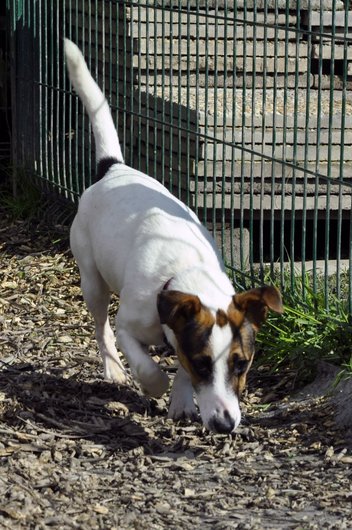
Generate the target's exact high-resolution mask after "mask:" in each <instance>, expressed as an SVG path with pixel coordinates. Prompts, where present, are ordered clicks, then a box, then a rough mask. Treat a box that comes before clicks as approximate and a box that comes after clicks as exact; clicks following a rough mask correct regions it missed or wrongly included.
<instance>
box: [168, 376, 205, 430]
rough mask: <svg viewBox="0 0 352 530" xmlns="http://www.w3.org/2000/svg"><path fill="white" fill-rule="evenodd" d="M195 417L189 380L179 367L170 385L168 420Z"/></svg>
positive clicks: (195, 411)
mask: <svg viewBox="0 0 352 530" xmlns="http://www.w3.org/2000/svg"><path fill="white" fill-rule="evenodd" d="M197 416H198V413H197V409H196V406H195V404H194V400H193V387H192V383H191V379H190V377H189V375H188V373H187V372H186V370H184V368H182V366H179V368H178V370H177V373H176V375H175V379H174V383H173V385H172V390H171V396H170V407H169V413H168V418H172V419H173V420H179V419H182V418H190V419H195V418H197Z"/></svg>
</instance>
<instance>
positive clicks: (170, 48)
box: [134, 38, 336, 59]
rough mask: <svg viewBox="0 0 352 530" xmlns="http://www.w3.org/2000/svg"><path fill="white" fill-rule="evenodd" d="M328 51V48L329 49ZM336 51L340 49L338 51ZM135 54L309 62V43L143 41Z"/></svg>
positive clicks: (236, 40) (138, 43)
mask: <svg viewBox="0 0 352 530" xmlns="http://www.w3.org/2000/svg"><path fill="white" fill-rule="evenodd" d="M325 48H327V46H326V47H325ZM335 49H336V48H335ZM134 50H135V53H138V52H139V53H141V54H142V55H146V56H148V57H151V56H159V55H164V56H170V55H177V56H186V57H187V56H189V55H192V56H193V55H198V56H199V57H204V56H210V57H212V56H214V55H217V56H218V57H224V56H225V57H246V58H247V59H248V58H250V57H253V56H255V57H267V58H269V57H276V58H283V57H285V53H287V54H288V56H289V57H295V56H296V54H298V56H299V57H300V58H307V43H305V42H302V43H299V45H298V46H297V45H296V43H295V42H294V43H293V42H289V43H288V45H287V46H285V45H284V46H283V45H282V43H281V42H280V44H278V43H276V44H275V43H274V42H269V41H266V40H265V41H256V42H253V41H247V40H242V41H241V40H240V39H238V38H237V39H235V40H234V39H226V40H220V39H217V40H216V41H215V40H211V41H208V40H205V39H198V40H197V41H194V40H193V39H192V40H191V42H189V40H188V39H182V40H181V39H170V38H164V39H163V40H162V41H160V40H159V39H153V38H149V39H140V40H139V41H138V42H137V41H135V45H134Z"/></svg>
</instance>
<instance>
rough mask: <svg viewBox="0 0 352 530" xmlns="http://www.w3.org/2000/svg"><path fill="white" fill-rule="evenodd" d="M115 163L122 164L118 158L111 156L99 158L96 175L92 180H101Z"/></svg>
mask: <svg viewBox="0 0 352 530" xmlns="http://www.w3.org/2000/svg"><path fill="white" fill-rule="evenodd" d="M115 164H122V162H121V160H118V159H117V158H115V157H113V156H109V157H107V158H102V159H101V160H99V162H98V168H97V175H96V177H95V180H94V181H95V182H98V180H101V179H102V178H103V177H105V175H106V174H107V172H108V171H109V169H110V168H111V166H114V165H115Z"/></svg>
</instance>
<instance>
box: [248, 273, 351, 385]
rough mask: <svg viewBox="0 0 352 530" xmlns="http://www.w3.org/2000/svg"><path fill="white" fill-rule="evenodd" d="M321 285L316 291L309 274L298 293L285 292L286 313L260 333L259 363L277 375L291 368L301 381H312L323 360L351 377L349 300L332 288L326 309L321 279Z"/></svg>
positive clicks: (271, 318)
mask: <svg viewBox="0 0 352 530" xmlns="http://www.w3.org/2000/svg"><path fill="white" fill-rule="evenodd" d="M303 283H304V285H303ZM320 284H321V285H319V286H318V289H317V290H316V291H315V292H313V290H312V288H311V285H312V282H311V277H310V276H309V275H306V277H305V278H304V280H303V282H302V280H301V278H299V277H298V279H297V282H296V290H295V292H294V293H292V292H290V291H287V292H284V293H283V299H284V306H285V312H284V314H283V315H276V314H271V315H270V316H269V318H268V320H267V322H266V324H265V325H264V326H263V328H262V330H261V331H260V333H259V334H258V340H257V343H258V346H259V348H260V350H262V353H263V355H261V356H260V357H259V359H260V362H261V363H264V364H266V365H269V366H271V368H272V370H273V371H274V372H275V371H278V370H281V369H283V368H287V367H289V368H290V369H293V370H294V371H295V372H296V373H297V378H298V379H300V380H301V381H302V382H305V381H309V380H311V379H312V378H313V376H314V374H315V371H316V367H317V364H318V362H319V361H322V360H324V361H328V362H331V363H333V364H335V365H337V366H341V367H342V369H343V374H344V377H348V376H350V377H352V357H351V352H352V322H351V317H350V314H349V311H348V304H347V300H346V298H345V299H344V298H338V297H337V296H336V295H335V294H334V292H333V289H331V291H330V292H329V310H327V309H326V307H325V292H324V288H323V280H322V279H321V280H320ZM302 287H304V291H305V299H304V301H303V300H302V295H301V293H302ZM346 291H347V290H346Z"/></svg>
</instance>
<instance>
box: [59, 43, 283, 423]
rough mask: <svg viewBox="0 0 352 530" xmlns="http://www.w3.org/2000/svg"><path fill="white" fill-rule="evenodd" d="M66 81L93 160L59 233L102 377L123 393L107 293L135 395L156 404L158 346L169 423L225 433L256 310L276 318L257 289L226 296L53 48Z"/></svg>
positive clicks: (174, 205)
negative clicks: (172, 365)
mask: <svg viewBox="0 0 352 530" xmlns="http://www.w3.org/2000/svg"><path fill="white" fill-rule="evenodd" d="M65 53H66V60H67V66H68V70H69V75H70V79H71V82H72V84H73V86H74V88H75V89H76V91H77V93H78V95H79V96H80V98H81V100H82V102H83V104H84V105H85V107H86V110H87V111H88V114H89V116H90V120H91V123H92V126H93V131H94V137H95V144H96V156H97V161H98V178H97V182H96V183H95V184H93V185H92V186H90V187H89V188H88V189H87V190H86V191H85V192H84V193H83V195H82V198H81V200H80V204H79V209H78V213H77V215H76V217H75V219H74V222H73V225H72V228H71V248H72V252H73V254H74V256H75V258H76V260H77V263H78V266H79V269H80V274H81V286H82V291H83V296H84V299H85V301H86V303H87V306H88V308H89V310H90V312H91V313H92V315H93V317H94V321H95V328H96V338H97V341H98V344H99V349H100V353H101V355H102V358H103V362H104V375H105V378H106V379H109V380H113V381H116V382H117V383H123V382H124V381H125V372H124V368H123V366H122V364H121V361H120V359H119V354H118V352H117V350H116V347H115V337H114V334H113V332H112V330H111V327H110V324H109V320H108V305H109V301H110V292H111V291H114V292H117V293H119V295H120V306H119V310H118V314H117V316H116V330H117V331H116V338H117V343H118V346H119V348H120V349H121V351H122V352H123V353H124V354H125V356H126V358H127V361H128V363H129V366H130V369H131V371H132V374H133V375H134V376H135V377H136V379H137V380H138V381H139V383H140V385H141V387H142V388H143V390H144V391H145V392H146V393H147V394H149V395H151V396H156V397H157V396H161V395H162V394H163V393H164V392H166V390H167V389H168V385H169V380H168V377H167V375H166V374H165V373H164V372H163V371H162V370H161V369H160V367H159V366H158V365H157V364H156V363H155V362H154V361H153V359H152V358H151V357H150V356H149V355H148V346H149V345H158V344H162V343H163V340H164V337H165V336H166V338H167V341H168V342H169V343H170V344H171V345H172V347H173V348H174V349H175V351H176V353H177V356H178V359H179V361H180V367H179V369H178V372H177V374H176V376H175V380H174V383H173V388H172V391H171V400H170V408H169V417H170V418H174V419H178V418H181V417H193V416H194V415H195V414H196V408H195V404H194V401H193V393H195V396H196V400H197V403H198V406H199V409H200V414H201V417H202V420H203V423H204V425H205V426H206V427H208V428H209V429H211V430H213V431H216V432H221V433H229V432H231V431H233V430H234V429H235V428H236V427H237V426H238V424H239V423H240V420H241V412H240V407H239V397H240V394H241V391H242V389H243V387H244V385H245V381H246V374H247V371H248V369H249V367H250V365H251V363H252V360H253V355H254V339H255V335H256V332H257V330H258V329H259V327H260V325H261V324H262V322H263V321H264V320H265V318H266V315H267V311H268V309H272V310H273V311H276V312H278V313H281V312H282V310H283V306H282V301H281V296H280V293H279V292H278V291H277V289H275V288H274V287H268V286H264V287H262V288H259V289H252V290H250V291H247V292H243V293H240V294H235V291H234V289H233V286H232V284H231V282H230V280H229V278H228V277H227V275H226V273H225V269H224V265H223V262H222V260H221V257H220V254H219V252H218V250H217V248H216V245H215V242H214V240H213V238H212V237H211V235H210V233H209V232H208V231H207V230H206V228H204V227H203V226H202V225H201V223H200V221H199V220H198V218H197V217H196V215H195V214H194V213H193V212H192V211H191V210H190V209H189V208H188V207H187V206H185V205H184V204H183V203H182V202H180V201H179V200H177V199H176V198H175V197H174V196H173V195H172V194H171V193H169V191H168V190H167V189H166V188H165V187H164V186H162V185H161V184H160V183H159V182H157V181H156V180H154V179H153V178H151V177H149V176H147V175H145V174H143V173H141V172H139V171H136V170H135V169H133V168H131V167H128V166H126V165H125V163H124V160H123V157H122V153H121V148H120V144H119V140H118V136H117V132H116V129H115V127H114V124H113V121H112V117H111V114H110V110H109V106H108V103H107V101H106V99H105V97H104V95H103V93H102V92H101V90H100V88H99V87H98V85H97V84H96V83H95V81H94V80H93V78H92V76H91V74H90V72H89V70H88V68H87V65H86V63H85V61H84V58H83V55H82V54H81V52H80V50H79V49H78V48H77V46H76V45H75V44H73V43H72V42H71V41H69V40H66V41H65Z"/></svg>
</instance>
